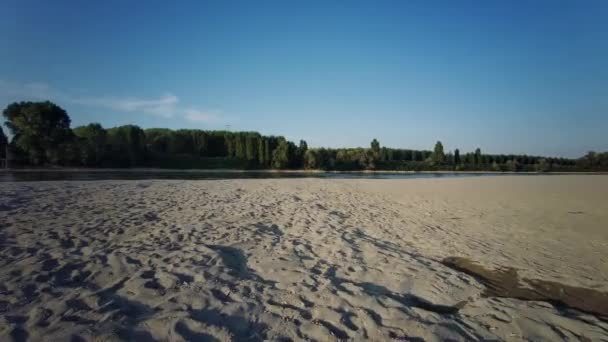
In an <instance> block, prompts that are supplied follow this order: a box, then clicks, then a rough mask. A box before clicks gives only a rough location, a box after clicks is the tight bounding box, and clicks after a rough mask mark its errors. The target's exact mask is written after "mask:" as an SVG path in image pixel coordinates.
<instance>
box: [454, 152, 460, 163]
mask: <svg viewBox="0 0 608 342" xmlns="http://www.w3.org/2000/svg"><path fill="white" fill-rule="evenodd" d="M454 164H455V165H460V150H458V149H456V150H454Z"/></svg>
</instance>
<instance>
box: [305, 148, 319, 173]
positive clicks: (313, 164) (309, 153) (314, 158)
mask: <svg viewBox="0 0 608 342" xmlns="http://www.w3.org/2000/svg"><path fill="white" fill-rule="evenodd" d="M304 168H305V169H309V170H315V169H318V168H320V165H319V156H318V154H317V151H315V150H306V152H305V153H304Z"/></svg>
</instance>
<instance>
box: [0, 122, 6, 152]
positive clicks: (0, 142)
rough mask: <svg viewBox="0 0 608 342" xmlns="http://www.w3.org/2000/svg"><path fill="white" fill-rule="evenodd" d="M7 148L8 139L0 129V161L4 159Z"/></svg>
mask: <svg viewBox="0 0 608 342" xmlns="http://www.w3.org/2000/svg"><path fill="white" fill-rule="evenodd" d="M7 148H8V138H7V137H6V135H5V134H4V131H3V130H2V127H0V159H4V158H6V150H7Z"/></svg>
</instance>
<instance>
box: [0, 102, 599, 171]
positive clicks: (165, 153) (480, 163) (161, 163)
mask: <svg viewBox="0 0 608 342" xmlns="http://www.w3.org/2000/svg"><path fill="white" fill-rule="evenodd" d="M3 116H4V118H5V119H6V121H5V125H6V127H7V128H8V129H9V131H10V133H11V134H12V139H11V140H10V141H9V140H8V138H7V137H6V135H5V134H4V132H3V131H2V129H1V128H0V159H3V158H6V159H9V162H10V165H12V166H72V167H74V166H84V167H159V168H198V169H212V168H227V169H268V168H271V169H321V170H353V171H356V170H406V171H427V170H429V171H432V170H444V171H465V170H467V171H470V170H477V171H538V172H546V171H608V153H595V152H589V153H588V154H587V155H585V156H584V157H581V158H578V159H568V158H548V157H541V156H528V155H504V154H500V155H497V154H483V153H482V152H481V150H480V149H479V148H478V149H476V150H475V151H473V152H468V153H463V154H461V153H460V151H459V150H458V149H455V150H454V151H453V152H447V153H446V152H445V151H444V148H443V144H442V143H441V142H439V141H438V142H437V143H436V144H435V146H434V149H433V150H432V151H431V150H411V149H396V148H388V147H383V146H381V145H380V142H379V141H378V140H376V139H374V140H372V142H371V143H370V147H369V148H308V146H307V144H306V141H304V140H300V142H299V143H298V144H297V145H296V144H295V143H293V142H291V141H288V140H287V139H285V138H284V137H282V136H264V135H261V134H259V133H257V132H231V131H205V130H198V129H179V130H171V129H166V128H150V129H142V128H140V127H138V126H135V125H124V126H119V127H113V128H108V129H106V128H104V127H102V126H101V125H100V124H98V123H91V124H88V125H86V126H79V127H75V128H71V127H70V123H71V121H70V118H69V116H68V114H67V112H66V111H65V110H63V109H62V108H61V107H59V106H57V105H56V104H54V103H52V102H48V101H46V102H18V103H13V104H10V105H9V106H7V107H6V109H4V111H3ZM5 151H7V152H8V156H7V155H6V152H5Z"/></svg>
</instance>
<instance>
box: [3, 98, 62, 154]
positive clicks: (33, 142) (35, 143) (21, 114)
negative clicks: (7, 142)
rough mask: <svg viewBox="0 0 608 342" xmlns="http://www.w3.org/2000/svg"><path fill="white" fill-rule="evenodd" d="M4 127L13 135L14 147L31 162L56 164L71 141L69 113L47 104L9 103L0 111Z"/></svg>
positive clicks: (47, 102)
mask: <svg viewBox="0 0 608 342" xmlns="http://www.w3.org/2000/svg"><path fill="white" fill-rule="evenodd" d="M3 115H4V117H5V118H6V122H5V125H6V127H8V129H9V130H10V131H11V133H12V134H13V141H14V143H15V145H16V146H17V147H18V148H19V149H20V150H22V151H23V152H24V153H25V154H26V155H27V158H28V160H29V162H30V163H32V164H34V165H42V164H44V163H53V164H56V163H59V162H60V161H61V160H59V159H61V158H62V157H64V156H65V153H62V151H64V150H65V149H66V148H67V147H68V144H70V143H71V141H72V140H73V134H72V131H71V130H70V117H69V116H68V113H67V112H66V111H65V110H63V109H62V108H61V107H59V106H57V105H56V104H54V103H52V102H49V101H46V102H19V103H12V104H10V105H8V106H7V107H6V109H4V111H3Z"/></svg>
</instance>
